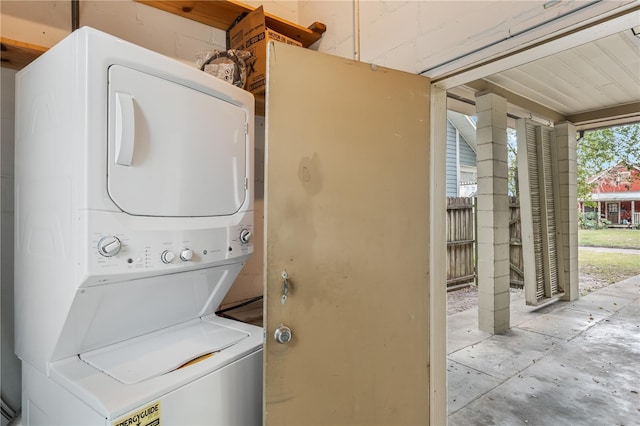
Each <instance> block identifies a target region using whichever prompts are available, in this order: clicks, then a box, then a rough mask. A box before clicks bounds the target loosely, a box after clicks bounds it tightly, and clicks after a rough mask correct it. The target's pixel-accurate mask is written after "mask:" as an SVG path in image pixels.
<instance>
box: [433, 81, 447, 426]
mask: <svg viewBox="0 0 640 426" xmlns="http://www.w3.org/2000/svg"><path fill="white" fill-rule="evenodd" d="M430 124H431V145H430V147H431V159H430V166H431V173H430V175H429V179H430V180H431V185H430V191H431V198H430V204H431V207H432V215H431V224H430V228H429V231H430V234H431V244H430V245H431V255H430V256H429V260H430V264H429V271H430V282H429V289H430V297H429V314H430V316H429V321H430V324H429V327H430V335H431V342H430V346H429V348H430V349H429V357H430V359H429V363H430V371H431V374H430V376H429V381H430V383H429V392H430V398H429V401H430V402H429V405H430V407H431V413H430V424H432V425H444V424H446V423H447V290H446V286H447V276H446V272H445V268H443V267H442V264H441V263H440V259H441V258H442V257H441V256H436V255H434V254H433V253H446V252H447V242H446V235H445V228H446V214H445V213H446V212H445V210H444V209H446V207H445V206H446V205H447V203H446V200H447V197H446V188H445V187H446V170H445V169H446V150H447V91H446V90H445V89H442V88H439V87H437V86H436V85H432V86H431V117H430ZM438 209H441V210H440V211H439V210H438Z"/></svg>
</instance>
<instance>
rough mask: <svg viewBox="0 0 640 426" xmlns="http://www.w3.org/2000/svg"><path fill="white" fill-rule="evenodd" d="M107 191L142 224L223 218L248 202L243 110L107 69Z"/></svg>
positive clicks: (135, 74) (127, 71) (184, 88)
mask: <svg viewBox="0 0 640 426" xmlns="http://www.w3.org/2000/svg"><path fill="white" fill-rule="evenodd" d="M108 92H109V96H108V102H109V106H108V115H109V127H108V141H109V143H108V168H107V171H108V191H109V196H110V197H111V199H112V200H113V201H114V202H115V203H116V204H117V205H118V207H120V209H122V210H123V211H124V212H126V213H129V214H132V215H141V216H224V215H231V214H233V213H235V212H237V211H238V210H239V209H240V207H241V206H242V204H243V203H244V201H245V198H246V193H247V192H246V191H247V189H246V183H245V182H246V176H247V174H246V167H247V155H248V153H247V146H248V140H249V139H248V136H247V131H248V130H247V129H248V126H247V122H246V113H245V111H244V110H243V109H241V108H240V107H238V106H236V105H233V104H231V103H229V102H226V101H225V100H222V99H220V98H217V97H214V96H211V95H210V94H207V93H203V92H201V91H198V90H195V89H193V88H190V87H187V86H184V85H181V84H178V83H176V82H173V81H168V80H165V79H162V78H159V77H155V76H153V75H150V74H146V73H143V72H140V71H136V70H133V69H130V68H126V67H124V66H120V65H112V66H111V67H110V68H109V89H108Z"/></svg>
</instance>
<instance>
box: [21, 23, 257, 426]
mask: <svg viewBox="0 0 640 426" xmlns="http://www.w3.org/2000/svg"><path fill="white" fill-rule="evenodd" d="M16 116H17V122H16V232H15V248H16V250H15V259H16V260H15V264H16V265H15V266H16V269H15V273H16V276H15V294H16V296H15V297H16V300H15V311H16V352H17V354H18V356H19V357H20V359H21V360H22V369H23V422H24V423H25V424H34V425H35V424H82V425H118V426H121V425H133V424H136V425H168V424H175V425H186V424H225V425H231V424H241V425H249V424H260V423H261V419H262V343H263V331H262V329H261V328H259V327H255V326H252V325H248V324H245V323H241V322H237V321H231V320H228V319H224V318H220V317H218V316H216V315H215V311H216V309H217V308H218V306H219V305H220V303H221V301H222V299H223V298H224V296H225V294H226V293H227V291H228V290H229V288H230V286H231V284H232V283H233V282H234V280H235V278H236V277H237V275H238V273H239V272H240V270H241V268H242V266H243V265H244V263H245V262H246V261H247V258H248V257H249V255H250V254H251V253H252V251H253V246H252V242H251V233H252V231H253V229H252V228H253V123H254V100H253V96H252V95H251V94H249V93H248V92H245V91H243V90H241V89H239V88H237V87H234V86H232V85H229V84H227V83H225V82H223V81H221V80H217V79H215V78H213V77H211V76H209V75H207V74H205V73H203V72H201V71H199V70H197V69H195V68H192V67H189V66H187V65H184V64H182V63H179V62H177V61H174V60H172V59H169V58H166V57H164V56H162V55H159V54H157V53H154V52H151V51H149V50H146V49H143V48H141V47H139V46H135V45H133V44H131V43H128V42H125V41H123V40H119V39H117V38H114V37H112V36H109V35H107V34H104V33H101V32H99V31H97V30H94V29H91V28H87V27H85V28H81V29H80V30H78V31H76V32H74V33H72V34H71V35H70V36H69V37H67V38H66V39H64V40H63V41H61V42H60V43H59V44H57V45H56V46H54V47H53V48H52V49H51V50H50V51H48V52H47V53H45V54H44V55H42V56H41V57H40V58H39V59H37V60H36V61H35V62H33V63H32V64H31V65H29V66H28V67H26V68H25V69H23V70H22V71H21V72H19V73H18V74H17V77H16Z"/></svg>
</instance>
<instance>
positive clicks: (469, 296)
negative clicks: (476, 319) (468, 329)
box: [447, 271, 610, 315]
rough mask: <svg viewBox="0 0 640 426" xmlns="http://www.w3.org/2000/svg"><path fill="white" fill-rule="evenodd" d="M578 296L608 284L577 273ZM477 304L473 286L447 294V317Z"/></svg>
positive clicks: (516, 290) (475, 290)
mask: <svg viewBox="0 0 640 426" xmlns="http://www.w3.org/2000/svg"><path fill="white" fill-rule="evenodd" d="M578 279H579V284H578V288H579V289H580V295H582V296H584V295H586V294H588V293H591V292H592V291H595V290H598V289H600V288H602V287H606V286H608V285H609V284H610V283H608V282H607V281H604V280H600V279H598V278H596V277H594V276H592V275H589V274H587V273H585V272H583V271H580V272H579V278H578ZM511 291H512V292H522V291H524V290H518V289H511ZM477 304H478V289H477V287H475V286H471V287H467V288H463V289H460V290H454V291H450V292H448V293H447V315H451V314H455V313H456V312H462V311H466V310H467V309H470V308H473V307H474V306H476V305H477Z"/></svg>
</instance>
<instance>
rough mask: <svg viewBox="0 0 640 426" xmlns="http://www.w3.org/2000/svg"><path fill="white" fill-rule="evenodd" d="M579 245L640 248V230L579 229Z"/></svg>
mask: <svg viewBox="0 0 640 426" xmlns="http://www.w3.org/2000/svg"><path fill="white" fill-rule="evenodd" d="M578 245H581V246H593V247H616V248H635V249H640V230H637V229H598V230H591V229H579V230H578Z"/></svg>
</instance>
